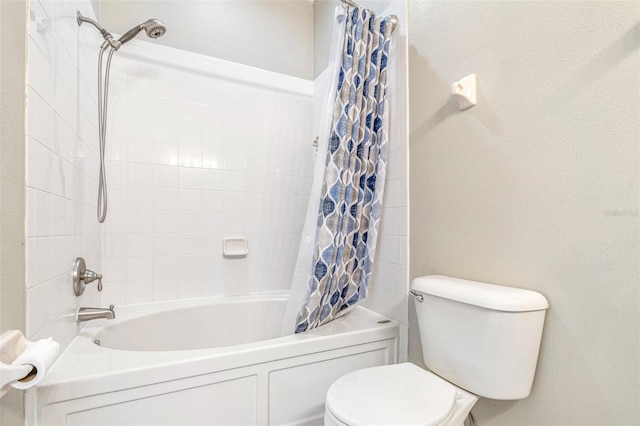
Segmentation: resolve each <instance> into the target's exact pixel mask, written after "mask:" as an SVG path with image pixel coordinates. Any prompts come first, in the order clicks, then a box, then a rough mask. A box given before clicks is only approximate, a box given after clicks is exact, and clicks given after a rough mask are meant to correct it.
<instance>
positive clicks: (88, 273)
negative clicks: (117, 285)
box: [80, 269, 102, 291]
mask: <svg viewBox="0 0 640 426" xmlns="http://www.w3.org/2000/svg"><path fill="white" fill-rule="evenodd" d="M80 279H81V280H82V281H84V283H85V284H89V283H92V282H94V281H95V280H98V291H102V274H98V273H97V272H93V271H92V270H91V269H85V271H84V274H82V275H80Z"/></svg>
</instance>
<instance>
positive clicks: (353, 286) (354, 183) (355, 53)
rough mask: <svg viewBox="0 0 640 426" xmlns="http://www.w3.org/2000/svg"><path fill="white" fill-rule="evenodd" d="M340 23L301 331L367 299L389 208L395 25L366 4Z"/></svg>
mask: <svg viewBox="0 0 640 426" xmlns="http://www.w3.org/2000/svg"><path fill="white" fill-rule="evenodd" d="M337 22H338V24H337V25H336V31H334V45H333V47H332V57H333V58H332V59H333V61H332V63H333V65H334V70H335V72H334V74H333V76H332V78H331V80H330V84H331V87H330V96H329V102H330V103H331V105H330V113H329V114H324V117H323V119H324V125H323V126H322V127H321V134H320V139H319V147H318V159H317V161H316V169H315V174H314V185H313V187H312V192H311V199H310V202H309V210H308V212H307V220H306V223H305V230H304V231H303V236H302V240H301V244H300V253H299V256H298V263H297V266H296V271H295V274H294V283H293V287H292V297H291V303H296V300H298V301H300V297H299V296H300V295H301V294H305V295H306V297H305V298H303V299H302V303H301V305H302V307H301V308H300V304H298V308H299V310H298V312H297V315H296V320H295V332H296V333H300V332H303V331H306V330H310V329H312V328H315V327H318V326H319V325H322V324H325V323H327V322H329V321H331V320H333V319H335V318H337V317H339V316H341V315H343V314H344V313H346V312H347V311H348V310H349V308H351V307H353V306H354V305H356V304H357V303H358V302H360V301H362V300H364V299H365V298H366V296H367V284H368V282H369V279H370V277H371V272H372V267H373V260H374V255H375V249H376V240H377V234H378V226H379V222H380V213H381V208H382V194H383V190H384V180H385V167H386V156H387V129H388V118H387V117H388V111H387V100H386V89H387V60H388V53H389V44H390V36H391V24H390V20H389V18H385V17H378V16H376V14H375V13H374V12H373V11H371V10H367V9H363V8H349V9H346V10H345V11H344V12H343V14H342V15H340V16H338V20H337ZM330 66H331V64H330ZM302 288H306V291H304V292H303V291H302V290H301V289H302ZM288 310H291V308H289V309H288Z"/></svg>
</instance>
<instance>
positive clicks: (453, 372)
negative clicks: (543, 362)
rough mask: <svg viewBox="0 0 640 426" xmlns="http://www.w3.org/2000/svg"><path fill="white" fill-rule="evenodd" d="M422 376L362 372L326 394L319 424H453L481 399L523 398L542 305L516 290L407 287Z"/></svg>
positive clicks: (397, 369) (447, 284)
mask: <svg viewBox="0 0 640 426" xmlns="http://www.w3.org/2000/svg"><path fill="white" fill-rule="evenodd" d="M411 295H413V296H414V298H415V306H416V316H417V318H418V327H419V329H420V343H421V345H422V354H423V359H424V362H425V365H426V366H427V367H428V368H429V370H430V371H426V370H424V369H422V368H420V367H418V366H416V365H414V364H411V363H402V364H395V365H386V366H383V367H373V368H366V369H362V370H358V371H354V372H351V373H349V374H346V375H345V376H342V377H340V378H339V379H338V380H336V381H335V382H334V383H333V384H332V385H331V387H330V388H329V390H328V391H327V397H326V404H325V416H324V421H325V425H331V426H358V425H368V426H374V425H424V426H427V425H428V426H459V425H462V424H464V421H465V419H466V418H467V416H468V415H469V412H470V411H471V409H472V408H473V406H474V404H475V403H476V401H477V400H478V398H479V397H484V398H491V399H501V400H515V399H522V398H526V397H527V396H529V393H530V392H531V386H532V384H533V377H534V374H535V370H536V363H537V360H538V351H539V349H540V340H541V338H542V329H543V325H544V317H545V313H546V310H547V309H548V308H549V304H548V302H547V299H545V297H544V296H543V295H541V294H540V293H537V292H535V291H530V290H524V289H520V288H513V287H506V286H499V285H494V284H487V283H479V282H475V281H468V280H462V279H458V278H452V277H445V276H441V275H431V276H426V277H420V278H416V279H415V280H413V281H412V283H411Z"/></svg>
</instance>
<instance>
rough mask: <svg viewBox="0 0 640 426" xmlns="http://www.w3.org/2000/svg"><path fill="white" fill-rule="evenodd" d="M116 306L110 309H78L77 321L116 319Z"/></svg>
mask: <svg viewBox="0 0 640 426" xmlns="http://www.w3.org/2000/svg"><path fill="white" fill-rule="evenodd" d="M113 308H114V306H113V305H111V306H109V308H108V309H107V308H78V310H77V312H76V321H78V322H82V321H91V320H93V319H98V318H106V319H108V320H110V319H114V318H115V317H116V313H115V312H114V310H113Z"/></svg>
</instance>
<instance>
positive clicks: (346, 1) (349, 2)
mask: <svg viewBox="0 0 640 426" xmlns="http://www.w3.org/2000/svg"><path fill="white" fill-rule="evenodd" d="M340 1H341V2H342V5H343V6H347V7H359V6H358V4H357V3H356V2H355V1H353V0H340ZM389 19H391V34H393V33H394V32H395V30H396V28H397V27H398V22H399V21H398V17H397V16H396V15H391V16H389Z"/></svg>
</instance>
